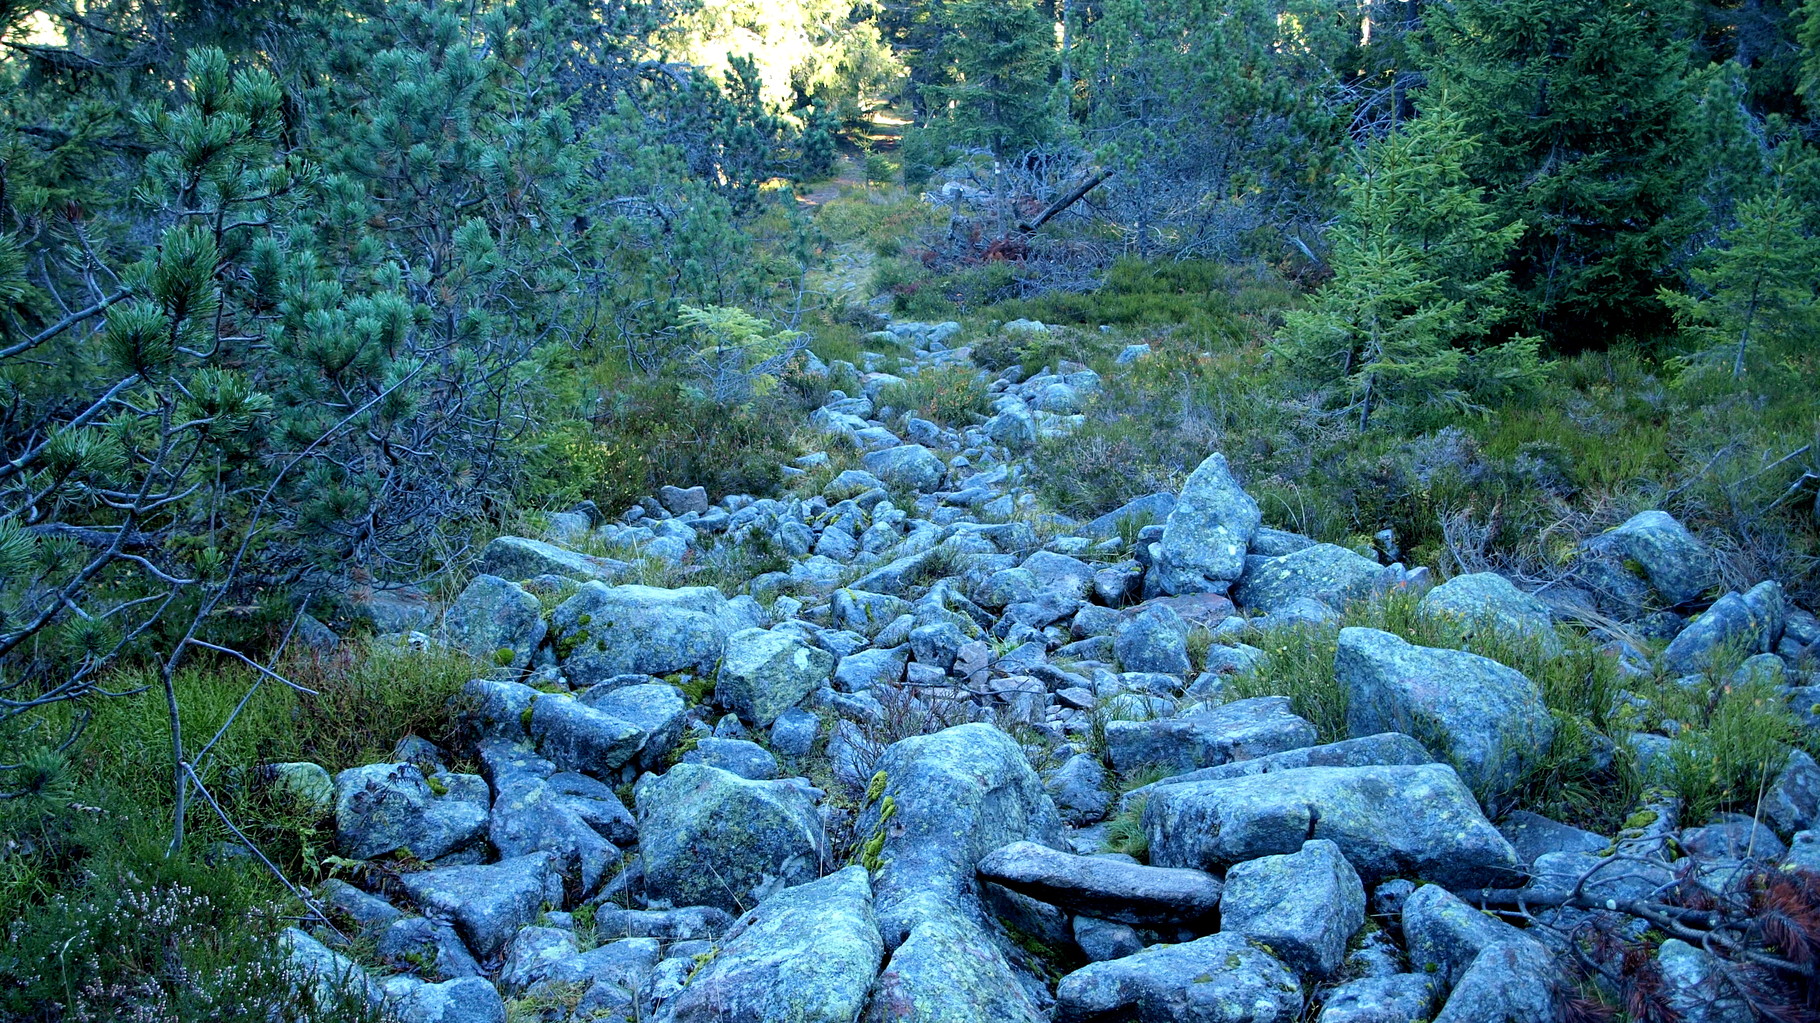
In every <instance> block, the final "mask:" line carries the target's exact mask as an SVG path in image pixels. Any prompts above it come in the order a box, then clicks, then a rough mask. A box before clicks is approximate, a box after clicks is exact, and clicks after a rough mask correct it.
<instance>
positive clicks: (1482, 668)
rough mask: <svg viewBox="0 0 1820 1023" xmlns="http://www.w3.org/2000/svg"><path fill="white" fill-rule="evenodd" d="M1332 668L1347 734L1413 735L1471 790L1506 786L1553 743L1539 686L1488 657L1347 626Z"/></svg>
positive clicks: (1550, 720)
mask: <svg viewBox="0 0 1820 1023" xmlns="http://www.w3.org/2000/svg"><path fill="white" fill-rule="evenodd" d="M1333 671H1334V676H1335V678H1336V679H1337V680H1338V681H1339V683H1340V684H1341V685H1342V686H1344V687H1345V689H1346V727H1347V730H1348V731H1350V732H1351V733H1352V734H1353V735H1355V736H1357V735H1371V734H1374V733H1378V732H1404V733H1407V734H1409V735H1413V736H1415V737H1417V738H1418V739H1421V740H1423V742H1424V744H1425V745H1427V746H1428V747H1429V748H1430V749H1431V750H1432V751H1433V752H1434V753H1435V754H1437V755H1438V756H1440V757H1443V758H1445V759H1448V760H1451V761H1452V762H1453V764H1454V765H1455V766H1456V767H1457V768H1458V770H1459V771H1460V777H1461V779H1462V780H1463V781H1465V782H1466V784H1467V785H1468V786H1470V787H1472V788H1473V789H1474V790H1477V791H1487V792H1505V791H1508V790H1509V789H1510V788H1511V787H1512V786H1514V785H1515V784H1516V783H1517V781H1518V779H1520V778H1521V777H1522V776H1523V773H1524V771H1525V770H1527V769H1528V767H1529V766H1530V765H1531V764H1533V763H1534V762H1535V760H1536V758H1537V757H1539V756H1540V755H1541V754H1542V753H1544V752H1546V751H1547V749H1548V746H1549V743H1550V742H1552V741H1553V740H1554V718H1553V717H1552V716H1550V714H1549V712H1548V707H1547V706H1546V705H1545V704H1544V703H1543V702H1542V691H1541V690H1540V689H1539V688H1537V686H1536V684H1535V683H1534V682H1532V681H1530V680H1529V677H1528V676H1526V675H1524V674H1523V673H1522V672H1520V671H1517V670H1516V669H1514V668H1509V667H1506V666H1504V665H1502V664H1499V663H1498V662H1496V661H1494V660H1492V659H1491V658H1489V657H1481V656H1479V655H1478V654H1473V653H1468V652H1466V651H1464V650H1438V649H1431V648H1428V647H1419V646H1415V645H1413V644H1411V643H1407V642H1405V641H1404V640H1402V639H1400V638H1398V637H1397V636H1394V635H1392V634H1390V633H1388V632H1380V631H1378V630H1376V629H1361V628H1347V629H1341V630H1340V639H1339V647H1338V652H1337V653H1336V654H1335V656H1334V663H1333Z"/></svg>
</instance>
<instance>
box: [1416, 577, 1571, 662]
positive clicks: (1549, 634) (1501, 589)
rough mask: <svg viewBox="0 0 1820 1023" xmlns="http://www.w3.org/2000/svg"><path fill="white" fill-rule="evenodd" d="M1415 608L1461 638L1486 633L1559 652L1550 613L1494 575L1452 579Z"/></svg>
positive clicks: (1533, 599) (1557, 638) (1547, 607)
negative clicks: (1440, 620)
mask: <svg viewBox="0 0 1820 1023" xmlns="http://www.w3.org/2000/svg"><path fill="white" fill-rule="evenodd" d="M1417 606H1418V608H1419V609H1420V610H1421V611H1424V612H1426V613H1428V614H1431V615H1437V616H1440V617H1443V618H1446V619H1448V620H1449V621H1451V622H1453V623H1455V626H1456V628H1457V629H1458V631H1459V633H1460V635H1461V637H1462V638H1468V639H1469V638H1471V637H1473V636H1476V635H1478V634H1479V633H1481V632H1484V631H1487V630H1489V631H1491V632H1492V633H1495V634H1500V635H1504V636H1511V637H1517V638H1519V639H1523V640H1528V641H1530V642H1534V643H1537V644H1539V645H1540V646H1541V647H1542V649H1543V650H1545V651H1547V652H1548V653H1551V654H1553V653H1559V652H1560V650H1561V649H1562V647H1561V638H1560V637H1559V636H1558V635H1556V634H1555V619H1554V611H1553V610H1552V609H1551V608H1550V607H1549V606H1548V605H1547V604H1545V603H1543V602H1542V601H1541V600H1539V599H1537V598H1536V597H1533V596H1531V595H1530V594H1527V593H1524V592H1523V591H1522V590H1519V589H1517V588H1516V587H1515V586H1513V585H1511V582H1510V580H1508V579H1506V578H1504V577H1503V576H1501V575H1499V574H1497V573H1496V572H1474V573H1472V574H1470V575H1461V576H1455V577H1454V578H1452V579H1449V580H1447V581H1446V582H1444V583H1442V584H1441V585H1439V586H1437V587H1435V588H1434V589H1432V590H1429V591H1428V593H1426V594H1425V595H1423V597H1422V601H1421V603H1420V604H1419V605H1417Z"/></svg>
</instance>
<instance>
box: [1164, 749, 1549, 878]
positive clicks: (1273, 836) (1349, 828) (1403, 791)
mask: <svg viewBox="0 0 1820 1023" xmlns="http://www.w3.org/2000/svg"><path fill="white" fill-rule="evenodd" d="M1143 827H1144V831H1145V833H1146V834H1147V835H1148V836H1149V840H1150V862H1151V863H1152V864H1154V865H1156V866H1161V867H1194V868H1197V869H1202V870H1209V871H1219V870H1223V869H1224V868H1226V867H1228V866H1230V865H1232V864H1235V863H1242V862H1244V861H1245V860H1249V859H1255V858H1257V857H1259V856H1268V855H1272V854H1280V853H1292V852H1295V851H1296V850H1298V849H1300V848H1301V847H1302V843H1303V842H1305V841H1307V840H1308V839H1309V838H1311V837H1312V838H1327V839H1332V840H1333V841H1334V842H1335V843H1337V844H1338V845H1339V847H1340V851H1341V852H1342V853H1343V854H1345V856H1346V859H1347V861H1348V862H1350V863H1351V864H1352V865H1353V867H1354V868H1355V869H1356V870H1358V872H1359V875H1360V876H1361V877H1362V878H1364V879H1365V880H1366V881H1368V882H1375V881H1379V880H1382V879H1384V878H1387V877H1398V876H1402V877H1422V878H1426V879H1429V880H1432V881H1434V882H1436V883H1437V884H1443V885H1448V886H1452V887H1484V886H1496V885H1499V884H1503V883H1508V882H1511V881H1513V880H1514V874H1515V869H1516V866H1517V856H1516V852H1515V851H1514V850H1512V849H1511V847H1510V843H1509V842H1506V841H1505V840H1504V837H1503V836H1502V835H1500V834H1498V832H1497V829H1496V828H1493V827H1492V826H1491V822H1490V821H1487V820H1486V819H1485V816H1484V814H1482V813H1480V812H1479V806H1478V803H1477V802H1475V801H1474V800H1473V797H1472V793H1471V792H1470V791H1468V790H1467V788H1466V786H1465V785H1463V784H1462V783H1461V782H1460V778H1459V776H1458V775H1457V774H1455V773H1454V770H1453V768H1451V767H1447V766H1445V765H1442V764H1427V765H1423V766H1419V767H1305V768H1300V769H1296V770H1289V771H1273V772H1270V773H1268V774H1259V775H1252V776H1249V777H1242V778H1231V779H1226V780H1222V781H1202V782H1190V783H1188V784H1185V785H1170V786H1165V787H1159V788H1157V789H1155V790H1153V791H1152V793H1151V795H1150V798H1149V801H1148V802H1147V803H1145V806H1144V815H1143Z"/></svg>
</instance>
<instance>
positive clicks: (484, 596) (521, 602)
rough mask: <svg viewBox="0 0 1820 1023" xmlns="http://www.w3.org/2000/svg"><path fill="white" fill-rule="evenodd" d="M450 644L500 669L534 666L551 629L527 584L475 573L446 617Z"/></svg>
mask: <svg viewBox="0 0 1820 1023" xmlns="http://www.w3.org/2000/svg"><path fill="white" fill-rule="evenodd" d="M442 626H443V628H444V629H445V630H447V632H448V634H449V642H450V643H452V644H453V645H454V646H455V647H456V648H458V649H461V650H465V651H467V652H468V653H469V654H472V655H473V656H474V657H475V658H477V659H479V660H482V661H485V662H487V663H488V664H494V665H497V666H499V667H501V668H512V669H515V670H522V669H524V668H528V667H530V664H531V655H532V654H534V653H536V652H537V648H538V646H539V645H541V644H542V643H543V638H544V633H545V632H547V631H548V629H549V627H548V626H547V625H545V624H544V620H543V605H541V604H539V603H538V602H537V598H536V597H534V596H532V595H531V594H530V593H529V592H527V591H526V590H525V588H524V587H522V586H519V585H518V584H517V583H511V582H507V581H506V580H504V579H501V578H499V577H498V576H492V575H477V576H475V577H474V581H473V582H471V583H469V584H468V587H467V589H465V590H462V591H461V596H459V597H456V598H455V603H453V604H451V605H449V610H448V612H447V613H446V614H444V615H443V618H442Z"/></svg>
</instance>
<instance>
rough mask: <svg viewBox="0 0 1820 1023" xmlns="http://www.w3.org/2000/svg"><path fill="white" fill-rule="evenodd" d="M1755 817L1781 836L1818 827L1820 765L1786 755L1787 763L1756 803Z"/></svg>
mask: <svg viewBox="0 0 1820 1023" xmlns="http://www.w3.org/2000/svg"><path fill="white" fill-rule="evenodd" d="M1757 817H1758V819H1759V820H1761V821H1763V822H1764V823H1765V824H1768V825H1769V826H1770V827H1772V828H1774V829H1776V833H1777V834H1779V835H1783V836H1789V835H1793V834H1794V833H1795V832H1797V831H1806V830H1808V829H1810V828H1813V827H1814V826H1815V825H1816V824H1820V765H1816V764H1815V763H1814V758H1813V757H1810V756H1808V755H1807V754H1806V753H1805V752H1803V751H1801V750H1798V749H1791V750H1789V751H1788V762H1787V763H1785V764H1784V765H1783V767H1782V770H1781V772H1780V773H1778V774H1777V775H1776V780H1775V781H1774V782H1772V783H1771V784H1770V787H1769V790H1768V791H1767V792H1765V793H1764V794H1763V798H1762V799H1760V800H1759V801H1758V803H1757Z"/></svg>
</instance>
